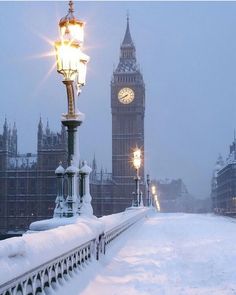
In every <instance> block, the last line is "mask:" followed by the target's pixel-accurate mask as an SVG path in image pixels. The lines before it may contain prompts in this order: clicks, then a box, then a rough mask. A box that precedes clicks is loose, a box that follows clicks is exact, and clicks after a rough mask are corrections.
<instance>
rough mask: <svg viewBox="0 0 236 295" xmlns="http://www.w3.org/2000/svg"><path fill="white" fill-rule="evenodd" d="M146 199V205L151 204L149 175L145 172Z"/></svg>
mask: <svg viewBox="0 0 236 295" xmlns="http://www.w3.org/2000/svg"><path fill="white" fill-rule="evenodd" d="M147 200H148V207H150V206H151V200H150V176H149V174H147Z"/></svg>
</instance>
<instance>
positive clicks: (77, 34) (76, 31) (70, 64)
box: [55, 1, 89, 217]
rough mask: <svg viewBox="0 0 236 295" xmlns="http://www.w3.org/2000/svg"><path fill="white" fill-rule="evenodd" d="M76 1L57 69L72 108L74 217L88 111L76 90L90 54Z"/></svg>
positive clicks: (69, 204)
mask: <svg viewBox="0 0 236 295" xmlns="http://www.w3.org/2000/svg"><path fill="white" fill-rule="evenodd" d="M73 13H74V7H73V1H69V11H68V13H67V15H66V16H65V17H63V18H62V19H61V20H60V22H59V29H60V40H59V41H56V42H55V50H56V64H57V72H58V73H59V74H62V75H63V77H64V80H63V81H62V82H63V83H64V84H65V86H66V91H67V105H68V110H67V113H66V114H63V115H62V120H61V122H62V124H63V125H64V126H66V127H67V132H68V159H67V165H68V168H67V169H66V171H65V174H66V175H67V177H68V194H67V199H66V201H65V214H64V215H65V217H72V216H74V215H76V213H77V212H78V208H76V206H78V203H79V201H78V199H79V193H78V192H79V188H78V183H79V182H78V181H77V175H78V169H77V167H78V163H79V148H78V147H76V133H77V128H78V127H79V126H80V125H81V124H82V122H83V119H84V114H83V113H81V112H80V111H79V110H78V109H77V107H76V102H75V91H74V88H75V87H76V88H77V94H78V95H79V94H80V92H81V88H82V86H84V85H85V79H86V66H87V63H88V61H89V57H88V56H87V55H86V54H84V53H83V52H82V47H83V41H84V22H83V21H80V20H78V19H77V18H76V17H75V16H74V14H73Z"/></svg>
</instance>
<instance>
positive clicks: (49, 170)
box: [0, 119, 67, 235]
mask: <svg viewBox="0 0 236 295" xmlns="http://www.w3.org/2000/svg"><path fill="white" fill-rule="evenodd" d="M37 139H38V143H37V154H32V153H27V154H24V155H21V154H18V153H17V129H16V126H15V124H14V126H13V128H12V129H11V128H10V126H9V125H8V123H7V120H5V123H4V126H3V134H1V135H0V234H9V235H10V234H13V235H14V234H16V233H17V232H21V231H25V229H27V228H28V226H29V224H30V223H31V222H32V221H35V220H40V219H45V218H49V217H51V216H52V215H53V210H54V202H55V197H56V181H55V173H54V171H55V167H57V166H58V162H59V161H62V162H64V163H65V162H66V146H67V145H66V131H65V129H64V127H62V130H61V132H60V133H53V132H52V131H51V130H50V128H49V125H48V123H47V126H46V128H45V130H44V129H43V124H42V121H41V119H40V121H39V124H38V136H37Z"/></svg>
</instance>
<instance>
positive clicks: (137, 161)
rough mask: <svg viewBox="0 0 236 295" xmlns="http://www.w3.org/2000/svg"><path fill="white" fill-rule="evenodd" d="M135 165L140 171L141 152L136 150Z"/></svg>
mask: <svg viewBox="0 0 236 295" xmlns="http://www.w3.org/2000/svg"><path fill="white" fill-rule="evenodd" d="M133 165H134V168H135V169H137V170H138V169H139V168H140V167H141V150H140V149H136V150H135V151H134V152H133Z"/></svg>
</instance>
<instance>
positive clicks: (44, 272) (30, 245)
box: [0, 209, 147, 295]
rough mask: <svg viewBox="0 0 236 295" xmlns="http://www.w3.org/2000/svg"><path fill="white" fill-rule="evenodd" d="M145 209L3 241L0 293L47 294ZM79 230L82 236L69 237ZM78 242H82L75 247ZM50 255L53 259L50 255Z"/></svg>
mask: <svg viewBox="0 0 236 295" xmlns="http://www.w3.org/2000/svg"><path fill="white" fill-rule="evenodd" d="M146 213H147V210H146V209H136V210H135V209H134V210H128V211H125V212H123V213H118V214H114V215H110V216H105V217H102V218H100V219H98V220H91V225H90V222H89V220H86V219H85V220H82V222H81V219H79V220H80V222H77V223H76V224H71V225H66V226H63V227H59V228H56V229H51V230H47V231H45V232H39V233H32V234H26V235H24V236H23V237H20V238H12V239H8V240H5V241H1V242H0V274H1V275H0V295H16V294H17V295H36V294H41V293H42V294H45V291H46V289H47V288H51V287H52V288H54V286H56V285H57V284H58V283H60V282H61V281H63V280H64V279H66V277H67V276H68V275H71V274H72V272H73V271H76V270H81V269H82V267H83V266H85V265H86V264H87V263H89V261H90V260H92V259H95V258H96V259H99V258H100V254H101V253H103V254H105V252H106V246H107V245H108V244H109V243H110V242H111V241H113V240H114V239H115V238H116V237H118V236H119V235H120V234H121V233H122V232H124V231H125V230H127V229H128V228H129V227H131V226H132V225H133V224H134V223H136V222H137V221H139V220H140V219H142V218H143V217H144V215H145V214H146ZM81 228H82V230H81ZM68 232H69V233H68ZM76 232H77V235H78V236H79V238H78V237H74V236H72V237H70V234H72V233H73V234H74V235H75V234H76ZM86 237H87V239H86ZM40 239H44V242H43V243H42V241H41V240H40ZM64 239H67V240H64ZM85 240H87V241H85ZM11 242H13V243H11ZM76 242H78V243H79V245H78V246H76V247H75V244H76ZM81 242H82V243H81ZM37 243H38V244H39V245H37ZM40 243H42V244H40ZM44 243H45V244H44ZM46 243H47V244H49V245H51V246H48V245H47V244H46ZM42 246H45V248H44V247H42ZM51 248H52V249H51ZM69 248H72V249H70V250H68V249H69ZM64 249H67V251H63V250H64ZM60 252H62V253H60ZM53 254H54V255H53ZM4 255H5V256H7V257H5V258H4ZM27 256H28V257H27ZM35 256H38V258H37V259H36V258H35ZM50 256H51V257H52V259H48V258H49V257H50ZM39 261H40V262H41V263H39ZM16 266H17V267H16Z"/></svg>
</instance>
